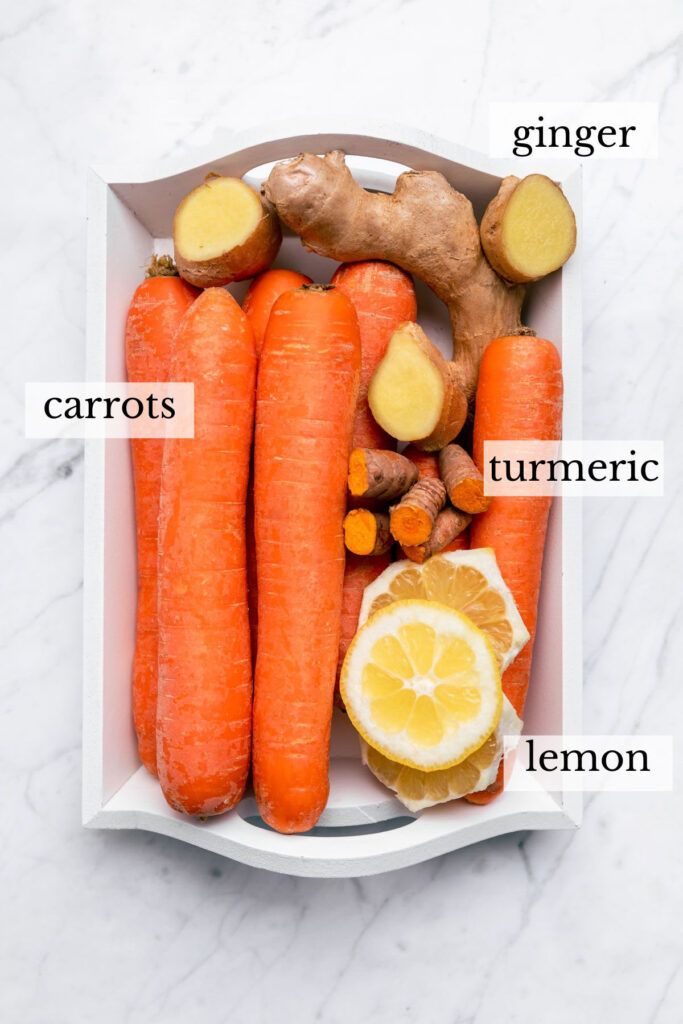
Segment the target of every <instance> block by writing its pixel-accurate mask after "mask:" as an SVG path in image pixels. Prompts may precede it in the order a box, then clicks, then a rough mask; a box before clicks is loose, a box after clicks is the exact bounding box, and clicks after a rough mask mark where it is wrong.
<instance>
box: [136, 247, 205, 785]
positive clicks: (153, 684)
mask: <svg viewBox="0 0 683 1024" xmlns="http://www.w3.org/2000/svg"><path fill="white" fill-rule="evenodd" d="M171 266H172V263H171V261H170V260H169V261H168V263H166V262H165V261H164V259H163V257H162V258H158V257H155V258H154V259H153V261H152V265H151V266H150V269H149V271H148V274H149V275H150V276H149V277H147V278H146V280H144V281H143V282H142V284H141V285H139V286H138V288H137V289H136V292H135V294H134V296H133V299H132V302H131V304H130V309H129V310H128V317H127V319H126V333H125V346H126V369H127V373H128V380H130V381H155V380H158V381H166V380H170V379H171V355H172V352H173V337H174V335H175V332H176V330H177V327H178V324H179V323H180V321H181V320H182V318H183V316H184V315H185V312H186V310H187V308H188V306H189V305H190V304H191V303H192V302H194V300H195V298H196V297H197V295H198V294H199V292H198V291H197V289H196V288H193V287H192V286H191V285H189V284H186V283H185V281H183V280H182V279H181V278H180V277H177V276H173V274H172V272H171V270H170V268H171ZM131 450H132V456H133V483H134V487H135V528H136V532H137V552H138V605H137V619H136V628H135V655H134V659H133V723H134V725H135V732H136V734H137V740H138V752H139V754H140V760H141V761H142V763H143V764H144V766H145V768H147V770H148V771H150V772H151V773H152V775H156V773H157V755H156V724H157V650H158V642H159V637H158V625H157V520H158V516H159V488H160V486H161V458H162V455H163V451H164V442H163V440H158V439H156V438H133V439H131Z"/></svg>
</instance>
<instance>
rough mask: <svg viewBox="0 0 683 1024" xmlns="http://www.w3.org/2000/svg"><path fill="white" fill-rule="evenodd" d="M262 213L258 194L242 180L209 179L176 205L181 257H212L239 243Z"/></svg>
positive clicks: (254, 228) (249, 233) (177, 237)
mask: <svg viewBox="0 0 683 1024" xmlns="http://www.w3.org/2000/svg"><path fill="white" fill-rule="evenodd" d="M262 214H263V210H262V207H261V201H260V199H259V197H258V195H257V194H256V192H254V190H253V189H251V188H250V187H249V186H248V185H247V184H246V183H245V182H243V181H241V180H240V179H239V178H209V180H208V181H206V182H204V184H203V185H200V186H199V188H196V189H194V191H193V192H190V194H189V195H188V196H187V197H186V198H185V200H184V202H183V203H181V205H180V206H179V207H178V212H177V214H176V222H175V235H174V238H175V244H176V246H177V248H178V249H179V250H180V252H181V253H182V254H183V256H184V257H185V259H188V260H207V259H208V260H210V259H215V257H216V256H220V255H222V253H224V252H228V251H229V250H230V249H234V248H236V247H237V246H238V245H243V244H244V242H246V240H247V238H249V236H250V235H251V234H253V232H254V231H255V230H256V228H257V226H258V223H259V221H260V220H261V216H262Z"/></svg>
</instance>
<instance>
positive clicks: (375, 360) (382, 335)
mask: <svg viewBox="0 0 683 1024" xmlns="http://www.w3.org/2000/svg"><path fill="white" fill-rule="evenodd" d="M332 284H333V285H335V286H336V287H337V288H339V290H340V291H342V292H343V293H344V294H345V295H346V296H347V297H348V298H349V299H350V300H351V302H352V304H353V307H354V309H355V310H356V314H357V316H358V328H359V331H360V344H361V371H360V384H359V388H358V402H357V405H356V412H355V414H354V421H353V435H352V448H389V449H392V450H393V449H395V448H396V442H395V440H394V439H393V437H389V435H388V434H386V433H385V432H384V431H383V430H382V428H381V427H380V426H379V424H378V423H376V422H375V419H374V417H373V415H372V413H371V412H370V406H369V405H368V387H369V386H370V381H371V379H372V375H373V373H374V372H375V370H376V369H377V366H378V364H379V363H380V361H381V360H382V358H383V356H384V353H385V352H386V349H387V345H388V344H389V339H390V338H391V335H392V333H393V332H394V330H395V329H396V328H397V327H398V325H399V324H401V323H404V322H405V321H406V320H414V319H415V317H416V316H417V301H416V298H415V289H414V288H413V282H412V280H411V279H410V276H409V275H408V274H406V273H405V272H404V271H403V270H400V269H399V268H398V267H395V266H394V264H393V263H385V262H384V261H382V260H365V261H362V262H359V263H342V265H341V266H339V267H337V269H336V270H335V272H334V274H333V276H332ZM362 504H363V501H362V500H356V499H353V498H352V499H349V501H348V506H349V508H357V507H359V506H360V505H362ZM383 560H384V556H382V558H379V559H378V558H373V559H372V563H371V565H370V566H368V570H367V572H361V571H360V569H359V567H358V565H357V563H356V561H355V560H353V559H351V558H349V559H348V562H347V570H346V573H345V577H344V598H343V602H344V609H345V612H344V615H343V618H342V630H341V637H340V641H339V662H338V665H337V676H338V675H339V672H340V671H341V665H342V662H343V660H344V657H345V655H346V652H347V650H348V648H349V645H350V643H351V641H352V640H353V637H354V636H355V633H356V630H357V628H358V612H360V605H361V600H362V598H363V592H362V590H361V589H359V588H360V584H361V581H362V580H364V579H366V578H367V582H368V583H371V582H372V580H373V579H376V578H377V576H379V574H380V572H383V571H384V569H385V568H386V566H385V565H384V564H383ZM373 573H374V575H373ZM365 585H366V586H367V584H365ZM347 591H348V593H347ZM354 609H356V617H355V619H354V616H353V611H354ZM336 698H337V701H338V703H339V704H341V703H342V701H341V696H340V695H339V689H338V687H337V690H336Z"/></svg>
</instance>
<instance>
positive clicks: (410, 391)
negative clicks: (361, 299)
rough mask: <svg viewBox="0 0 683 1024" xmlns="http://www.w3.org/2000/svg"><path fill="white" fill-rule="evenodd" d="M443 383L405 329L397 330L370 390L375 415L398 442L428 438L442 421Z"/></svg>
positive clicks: (430, 362)
mask: <svg viewBox="0 0 683 1024" xmlns="http://www.w3.org/2000/svg"><path fill="white" fill-rule="evenodd" d="M444 392H445V386H444V380H443V375H442V373H441V372H440V371H439V369H438V367H436V366H435V365H434V363H433V362H432V360H431V359H430V358H429V356H428V355H426V354H425V353H424V352H423V350H422V349H421V348H420V346H419V345H417V344H416V343H415V339H414V337H413V336H412V334H410V333H409V332H408V331H406V330H401V329H400V328H399V330H397V331H396V332H395V333H394V334H393V336H392V338H391V340H390V342H389V345H388V346H387V351H386V353H385V356H384V358H383V359H382V362H381V363H380V364H379V366H378V367H377V370H376V371H375V374H374V376H373V378H372V381H371V384H370V388H369V391H368V402H369V405H370V409H371V411H372V415H373V416H374V417H375V419H376V420H377V422H378V423H379V425H380V427H382V429H383V430H386V432H387V434H389V435H390V436H391V437H395V438H396V439H397V440H398V441H415V440H416V439H420V438H423V437H428V436H429V435H430V434H431V433H432V431H433V430H434V428H435V426H436V425H437V423H438V421H439V417H440V415H441V409H442V407H443V402H444Z"/></svg>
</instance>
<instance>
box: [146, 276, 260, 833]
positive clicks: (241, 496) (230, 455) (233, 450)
mask: <svg viewBox="0 0 683 1024" xmlns="http://www.w3.org/2000/svg"><path fill="white" fill-rule="evenodd" d="M173 372H174V376H175V378H176V379H177V380H186V381H193V382H194V385H195V436H194V438H192V439H187V440H169V441H167V442H166V448H165V450H164V460H163V469H162V480H161V501H160V510H159V696H158V703H157V761H158V765H159V779H160V781H161V786H162V789H163V791H164V796H165V797H166V799H167V801H168V803H169V804H170V805H171V806H172V807H174V808H175V809H176V810H180V811H185V812H186V813H188V814H200V815H209V814H220V813H221V812H222V811H225V810H227V809H228V808H230V807H234V805H235V804H236V803H237V801H238V800H239V799H240V797H241V796H242V792H243V790H244V785H245V782H246V779H247V773H248V770H249V748H250V739H251V659H250V651H249V620H248V616H247V585H246V567H245V532H244V521H245V499H246V493H247V480H248V475H249V455H250V450H251V438H252V427H253V418H254V392H255V378H256V355H255V351H254V341H253V337H252V332H251V328H250V326H249V323H248V321H247V318H246V317H245V315H244V313H243V312H242V310H241V309H240V307H239V306H238V304H237V303H236V302H235V300H234V299H233V298H232V296H231V295H230V294H229V293H228V292H227V291H225V290H224V289H222V288H207V289H206V291H205V292H204V293H203V294H202V295H200V297H199V298H198V299H197V300H196V302H195V303H194V304H193V306H192V307H191V309H190V310H189V312H188V313H187V315H186V317H185V319H184V320H183V322H182V324H181V326H180V329H179V331H178V334H177V336H176V359H175V361H174V368H173Z"/></svg>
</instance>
